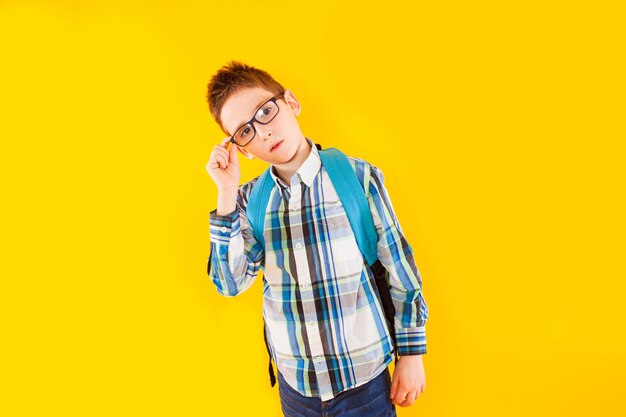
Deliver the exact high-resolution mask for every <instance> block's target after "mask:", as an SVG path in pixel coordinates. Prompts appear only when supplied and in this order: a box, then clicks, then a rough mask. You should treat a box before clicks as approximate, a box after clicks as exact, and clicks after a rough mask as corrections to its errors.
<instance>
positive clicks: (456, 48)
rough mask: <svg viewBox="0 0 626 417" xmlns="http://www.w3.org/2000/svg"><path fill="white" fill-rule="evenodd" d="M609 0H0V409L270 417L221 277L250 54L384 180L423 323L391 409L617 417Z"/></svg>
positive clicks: (262, 366)
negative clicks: (218, 237)
mask: <svg viewBox="0 0 626 417" xmlns="http://www.w3.org/2000/svg"><path fill="white" fill-rule="evenodd" d="M615 4H617V2H615V3H614V4H613V3H610V2H602V1H596V2H565V1H563V2H543V1H542V2H540V1H535V2H496V1H492V2H485V1H480V2H420V3H415V2H409V1H406V2H400V3H398V2H386V3H384V4H383V5H382V6H384V7H381V4H380V3H379V2H372V3H368V2H356V1H350V2H345V1H344V2H341V1H316V2H295V1H270V2H258V1H237V2H230V1H224V2H180V1H158V2H156V1H141V2H140V1H134V2H129V1H110V0H107V1H93V2H87V1H84V2H79V1H56V2H54V1H46V2H44V1H2V2H0V45H1V50H0V53H1V55H0V56H1V58H0V59H1V60H2V64H1V65H0V100H1V107H0V111H1V113H0V114H1V118H2V122H1V123H0V137H1V139H2V142H1V143H2V151H1V153H0V155H1V160H0V169H1V170H2V171H1V172H0V174H1V176H2V216H1V219H2V220H1V221H2V252H1V253H2V262H1V268H2V269H1V285H2V287H1V291H0V294H1V297H2V299H1V300H0V301H1V303H0V309H1V311H0V313H1V317H2V318H1V320H2V321H1V323H2V324H1V326H2V327H1V329H0V330H1V337H2V341H1V344H0V346H1V348H2V350H3V352H2V354H1V359H0V361H1V363H0V383H1V385H2V386H1V387H0V414H2V415H4V416H11V417H12V416H30V415H37V416H47V415H63V416H110V415H124V416H126V415H128V416H140V415H146V416H148V415H149V416H207V415H236V416H279V415H281V414H280V403H279V398H278V389H277V388H278V387H277V386H275V387H274V388H270V386H269V380H268V374H267V360H268V357H267V352H266V350H265V345H264V342H263V336H262V316H261V291H262V285H261V281H260V278H259V279H257V282H255V283H254V285H253V286H252V287H251V288H250V289H249V290H248V291H247V292H245V293H243V294H241V295H240V296H239V297H236V298H230V299H228V298H225V297H222V296H220V295H219V294H218V293H217V291H216V290H215V287H214V285H213V283H212V282H211V281H210V279H209V278H208V276H207V275H206V260H207V257H208V254H209V229H208V213H209V211H210V210H212V209H213V208H214V207H215V205H216V198H217V193H216V188H215V186H214V184H213V183H212V181H211V179H210V177H209V176H208V174H207V173H206V171H205V164H206V162H207V160H208V158H209V154H210V151H211V150H212V148H213V146H214V145H215V144H216V143H218V142H219V141H220V139H222V137H223V134H222V132H221V131H220V130H219V128H218V126H217V125H216V124H215V123H214V121H213V120H212V119H211V117H210V113H209V110H208V105H207V104H206V101H205V94H206V84H207V82H208V80H209V78H210V76H211V75H212V74H213V73H215V71H217V69H218V68H219V67H220V66H221V65H223V64H225V63H226V62H227V61H229V60H230V59H237V60H241V61H243V62H246V63H249V64H251V65H255V66H258V67H260V68H262V69H265V70H267V71H268V72H270V74H272V75H273V76H274V77H275V78H276V79H277V80H279V81H280V82H281V83H283V85H284V86H285V87H286V88H290V89H292V91H293V92H294V94H295V95H296V97H297V98H298V99H299V100H300V101H301V103H302V106H303V111H302V114H301V116H299V121H300V123H301V127H302V130H303V132H304V134H305V135H306V136H309V137H311V138H313V139H314V140H315V141H316V142H318V143H321V144H322V145H323V146H325V147H330V146H335V147H339V148H340V149H342V150H344V151H345V152H346V153H348V154H350V155H353V156H358V157H362V158H365V159H367V160H368V161H370V162H371V163H373V164H375V165H377V166H378V167H380V168H381V169H382V170H383V172H384V174H385V177H386V186H387V188H388V190H389V193H390V195H391V198H392V201H393V203H394V207H395V209H396V212H397V214H398V216H399V219H400V222H401V225H402V227H403V229H404V231H405V233H406V235H407V237H408V240H409V242H410V243H411V245H412V247H413V249H414V252H415V257H416V261H417V263H418V266H419V268H420V271H421V272H422V276H423V280H424V295H425V297H426V299H427V302H428V304H429V309H430V318H429V322H428V325H427V337H428V348H429V352H428V354H426V355H425V356H424V365H425V369H426V380H427V387H426V391H425V392H424V393H423V394H422V396H421V397H420V398H419V399H418V400H417V401H416V402H415V404H413V406H411V407H409V408H401V407H398V415H399V416H409V415H414V416H418V415H419V416H430V417H434V416H461V415H463V416H528V415H532V416H536V417H538V416H554V415H559V416H560V415H562V416H588V415H599V416H618V415H626V406H624V403H623V401H622V400H619V398H621V396H622V395H623V391H624V389H625V385H624V374H625V372H626V359H625V358H624V352H625V351H626V349H625V348H626V346H625V343H624V329H625V326H624V319H625V315H624V304H625V302H624V290H625V287H626V286H625V284H624V281H625V278H626V274H625V273H624V272H625V268H624V252H625V251H624V246H625V245H624V232H625V227H624V211H625V210H624V209H625V207H624V201H623V198H624V177H625V176H624V152H623V149H622V148H623V145H622V143H623V141H624V138H625V137H626V135H624V133H625V132H624V114H625V113H624V97H625V95H624V73H625V71H624V65H623V62H622V61H621V59H622V58H623V55H624V49H623V46H624V43H623V40H624V33H623V32H624V30H623V28H624V24H623V22H624V15H623V13H622V11H621V10H619V9H618V8H617V7H616V6H615ZM240 161H242V164H243V165H244V168H243V172H242V181H247V180H249V179H251V178H252V177H254V176H256V175H258V174H260V172H261V170H262V169H263V168H264V166H263V163H262V162H260V161H257V160H255V161H249V160H247V159H245V158H240ZM392 368H393V367H392Z"/></svg>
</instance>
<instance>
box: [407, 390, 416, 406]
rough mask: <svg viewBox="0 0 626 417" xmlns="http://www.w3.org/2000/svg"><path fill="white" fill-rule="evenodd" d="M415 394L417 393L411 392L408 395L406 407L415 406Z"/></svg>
mask: <svg viewBox="0 0 626 417" xmlns="http://www.w3.org/2000/svg"><path fill="white" fill-rule="evenodd" d="M415 394H416V391H410V392H409V393H408V394H407V395H406V400H405V404H406V405H411V404H413V402H415Z"/></svg>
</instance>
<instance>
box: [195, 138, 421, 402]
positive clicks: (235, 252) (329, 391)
mask: <svg viewBox="0 0 626 417" xmlns="http://www.w3.org/2000/svg"><path fill="white" fill-rule="evenodd" d="M306 140H307V142H308V143H309V145H310V146H311V152H310V154H309V156H308V158H307V159H306V160H305V161H304V163H303V164H302V165H301V166H300V168H299V169H298V170H297V172H296V173H295V174H294V175H293V176H292V177H291V180H290V182H291V186H288V185H287V184H286V183H285V182H283V181H282V180H281V179H280V178H278V177H277V176H276V175H275V172H274V169H273V168H272V169H271V174H272V178H273V179H274V181H275V183H276V186H275V187H274V188H273V190H272V192H271V196H270V200H269V203H268V211H267V215H266V218H265V228H264V236H265V246H266V252H264V251H263V247H262V246H261V245H260V244H259V243H258V241H257V240H256V239H255V238H254V235H253V233H252V230H251V228H250V225H249V223H248V221H247V218H246V215H245V213H246V206H247V201H248V197H249V196H250V191H251V189H252V186H253V185H254V184H255V182H256V181H257V180H258V178H259V177H256V178H254V179H252V180H251V181H249V182H247V183H245V184H243V185H241V186H240V187H239V193H238V198H237V207H236V209H235V210H233V212H231V213H229V214H227V215H222V216H219V215H217V213H216V210H213V211H211V213H210V216H209V224H210V241H211V254H210V255H209V259H208V269H207V270H208V273H209V276H210V278H211V279H212V281H213V283H214V284H215V286H216V287H217V291H218V292H219V293H220V294H221V295H224V296H226V297H233V296H236V295H237V294H241V293H242V292H243V291H245V290H247V289H248V288H250V286H251V285H252V283H253V282H254V281H255V279H256V277H257V275H258V273H259V272H260V271H259V268H260V266H261V265H262V264H263V265H264V271H263V272H264V273H263V275H264V279H263V317H264V318H265V323H266V332H267V339H268V344H269V346H270V352H271V355H272V358H273V359H274V362H275V363H276V366H277V368H278V370H279V371H280V373H281V374H282V375H283V377H284V378H285V380H286V381H287V383H288V384H289V385H290V386H291V387H292V388H294V389H295V390H297V391H298V392H300V393H301V394H302V395H304V396H307V397H320V398H321V400H322V401H327V400H329V399H331V398H334V397H335V396H337V395H338V394H339V393H341V392H342V391H345V390H348V389H351V388H355V387H358V386H360V385H363V384H365V383H367V382H368V381H370V380H371V379H373V378H374V377H376V376H377V375H379V374H380V373H381V372H382V371H384V370H385V368H387V366H388V365H389V363H390V362H391V361H392V360H393V343H392V339H391V337H390V335H389V331H388V327H387V325H386V322H385V315H384V312H383V308H382V305H381V302H380V299H379V298H378V297H377V294H378V293H377V291H376V282H375V281H374V279H375V278H374V274H373V273H372V271H371V269H370V267H369V266H368V265H367V263H366V262H365V260H364V258H363V255H362V253H361V251H360V250H359V247H358V245H357V242H356V239H355V237H354V234H353V233H352V229H351V228H350V223H349V221H348V217H347V215H346V213H345V211H344V209H343V206H342V205H341V202H340V200H339V197H338V196H337V193H336V192H335V189H334V187H333V185H332V183H331V182H330V178H329V176H328V173H327V172H326V170H325V168H324V167H323V166H322V165H321V160H320V157H319V153H318V150H317V148H316V146H315V144H314V142H313V141H312V140H311V139H309V138H306ZM348 160H349V161H350V163H351V165H352V166H353V168H354V170H355V172H356V174H357V177H358V179H359V181H360V182H361V184H366V185H367V187H364V188H365V189H366V190H367V192H366V196H367V200H368V203H369V206H370V209H371V212H372V215H373V219H374V225H375V226H376V230H377V232H378V238H379V240H378V256H379V258H380V261H381V263H382V264H383V265H384V266H385V268H386V269H387V271H389V279H390V284H391V287H390V292H391V297H392V300H393V303H394V306H395V309H396V316H395V319H394V322H395V323H394V327H395V332H396V342H397V350H398V355H399V356H404V355H420V354H424V353H426V332H425V324H426V320H427V318H428V307H427V305H426V302H425V300H424V298H423V295H422V280H421V276H420V272H419V270H418V268H417V266H416V264H415V261H414V259H413V251H412V249H411V247H410V245H409V243H408V242H407V241H406V239H405V237H404V235H403V232H402V229H401V228H400V224H399V222H398V219H397V218H396V216H395V213H394V210H393V207H392V205H391V201H390V199H389V196H388V194H387V191H386V189H385V187H384V185H383V182H384V177H383V173H382V172H381V171H380V169H378V168H377V167H375V166H374V165H371V164H369V163H367V162H366V161H364V160H362V159H359V158H354V157H348Z"/></svg>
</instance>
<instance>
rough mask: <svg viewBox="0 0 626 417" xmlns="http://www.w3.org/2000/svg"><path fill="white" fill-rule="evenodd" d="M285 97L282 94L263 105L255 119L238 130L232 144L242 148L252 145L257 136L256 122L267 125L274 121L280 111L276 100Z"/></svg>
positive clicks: (232, 137)
mask: <svg viewBox="0 0 626 417" xmlns="http://www.w3.org/2000/svg"><path fill="white" fill-rule="evenodd" d="M284 95H285V93H284V92H282V93H280V94H277V95H275V96H274V97H272V98H270V99H269V100H267V101H266V102H265V103H263V104H262V105H261V106H260V107H259V109H258V110H257V111H256V113H255V114H254V117H253V118H252V119H250V120H249V121H248V122H247V123H245V124H244V125H242V126H241V127H240V128H239V129H237V131H236V132H235V134H234V135H232V136H231V137H230V142H231V143H236V144H237V145H239V146H241V147H243V146H246V145H247V144H248V143H250V141H251V140H252V139H254V137H255V136H256V129H255V128H254V122H258V123H261V124H262V125H266V124H268V123H269V122H271V121H272V120H274V118H275V117H276V115H277V114H278V112H279V111H280V108H279V107H278V103H276V100H277V99H279V98H281V97H283V96H284Z"/></svg>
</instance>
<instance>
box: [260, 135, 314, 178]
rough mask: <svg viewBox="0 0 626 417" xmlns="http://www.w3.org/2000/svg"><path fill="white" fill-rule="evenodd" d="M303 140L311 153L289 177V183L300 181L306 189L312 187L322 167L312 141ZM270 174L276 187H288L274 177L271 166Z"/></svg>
mask: <svg viewBox="0 0 626 417" xmlns="http://www.w3.org/2000/svg"><path fill="white" fill-rule="evenodd" d="M305 139H306V141H307V143H308V144H309V145H310V146H311V152H310V153H309V156H308V157H307V158H306V159H305V160H304V162H303V163H302V165H300V168H298V170H297V171H296V173H295V174H293V175H292V176H291V179H290V183H291V184H294V183H295V182H297V181H298V180H301V181H302V182H303V183H305V184H306V185H307V187H311V185H313V180H314V179H315V176H316V175H317V173H318V172H319V170H320V167H321V166H322V161H321V160H320V155H319V152H318V150H317V146H315V143H314V142H313V140H311V139H309V138H307V137H305ZM270 174H271V175H272V178H273V179H274V182H276V184H277V185H281V186H283V187H289V186H288V185H287V184H286V183H285V182H284V181H283V180H281V179H280V178H279V177H278V176H277V175H276V173H275V172H274V166H273V165H272V167H271V169H270Z"/></svg>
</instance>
